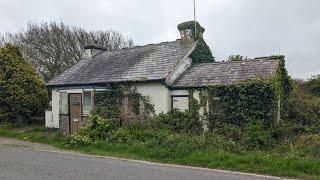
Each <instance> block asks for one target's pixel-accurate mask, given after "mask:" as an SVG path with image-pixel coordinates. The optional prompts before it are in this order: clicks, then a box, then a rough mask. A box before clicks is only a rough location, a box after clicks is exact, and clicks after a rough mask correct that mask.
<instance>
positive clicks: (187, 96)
mask: <svg viewBox="0 0 320 180" xmlns="http://www.w3.org/2000/svg"><path fill="white" fill-rule="evenodd" d="M175 97H186V98H188V109H187V110H185V111H189V109H190V104H189V95H171V110H173V109H174V108H173V98H175ZM178 110H179V111H182V110H180V109H178Z"/></svg>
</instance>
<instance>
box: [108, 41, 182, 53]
mask: <svg viewBox="0 0 320 180" xmlns="http://www.w3.org/2000/svg"><path fill="white" fill-rule="evenodd" d="M178 41H180V39H176V40H174V41H163V42H160V43H149V44H145V45H136V46H133V47H124V48H121V49H117V50H114V51H110V52H116V51H122V50H130V49H136V48H143V47H147V46H159V45H162V44H168V43H173V42H178Z"/></svg>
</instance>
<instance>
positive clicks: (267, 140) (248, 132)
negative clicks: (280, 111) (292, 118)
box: [243, 120, 272, 149]
mask: <svg viewBox="0 0 320 180" xmlns="http://www.w3.org/2000/svg"><path fill="white" fill-rule="evenodd" d="M271 142H272V139H271V136H270V134H269V133H268V132H267V131H266V130H265V128H264V124H263V121H261V120H259V121H250V122H249V123H248V124H247V126H246V128H245V138H244V139H243V143H244V145H245V146H246V147H247V148H248V149H251V148H253V149H260V148H266V147H268V146H269V147H270V145H271Z"/></svg>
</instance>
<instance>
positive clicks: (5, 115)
mask: <svg viewBox="0 0 320 180" xmlns="http://www.w3.org/2000/svg"><path fill="white" fill-rule="evenodd" d="M47 105H48V95H47V91H46V89H45V87H44V83H43V81H42V80H41V79H40V78H39V76H38V75H37V73H36V71H35V69H34V68H33V67H32V66H31V65H30V64H29V63H28V62H27V60H25V59H24V58H23V56H22V54H21V52H20V51H19V49H18V48H17V47H15V46H12V45H5V46H4V47H2V48H0V107H1V108H0V119H1V120H0V121H12V119H14V117H15V116H16V115H21V116H23V117H25V118H28V117H31V116H33V115H37V114H40V113H43V111H44V108H46V106H47Z"/></svg>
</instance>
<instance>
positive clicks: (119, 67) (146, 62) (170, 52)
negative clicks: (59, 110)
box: [46, 40, 191, 86]
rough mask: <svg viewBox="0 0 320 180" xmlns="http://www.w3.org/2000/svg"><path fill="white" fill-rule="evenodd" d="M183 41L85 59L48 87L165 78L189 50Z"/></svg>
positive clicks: (135, 48)
mask: <svg viewBox="0 0 320 180" xmlns="http://www.w3.org/2000/svg"><path fill="white" fill-rule="evenodd" d="M190 48H191V45H189V46H187V45H183V44H181V43H180V40H176V41H172V42H164V43H159V44H150V45H145V46H136V47H133V48H127V49H121V50H118V51H113V52H105V53H102V54H99V55H97V56H95V57H94V58H93V59H86V60H81V61H80V62H79V63H78V64H76V65H75V66H73V67H71V68H70V69H68V70H66V71H65V72H64V73H62V74H61V75H59V76H57V77H55V78H54V79H52V80H50V81H49V82H48V83H47V84H46V85H47V86H64V85H78V84H94V83H112V82H123V81H146V80H162V79H164V78H165V77H166V76H167V74H168V73H169V72H170V71H171V70H172V68H173V67H174V66H175V65H176V64H177V63H178V62H179V61H180V60H181V58H182V57H183V56H184V55H185V54H187V53H188V51H189V49H190Z"/></svg>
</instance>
